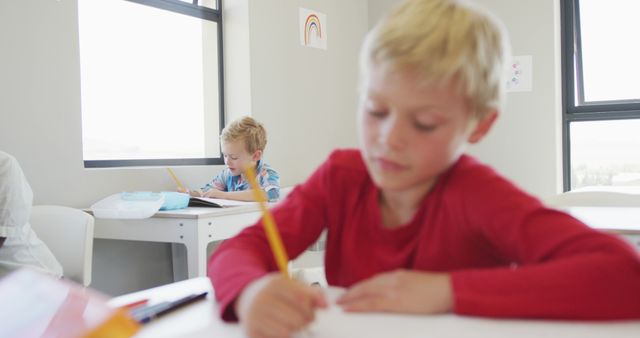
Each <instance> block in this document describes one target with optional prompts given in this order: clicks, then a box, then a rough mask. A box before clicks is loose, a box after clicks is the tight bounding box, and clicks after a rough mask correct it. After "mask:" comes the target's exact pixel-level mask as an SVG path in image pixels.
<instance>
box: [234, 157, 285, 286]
mask: <svg viewBox="0 0 640 338" xmlns="http://www.w3.org/2000/svg"><path fill="white" fill-rule="evenodd" d="M244 174H245V176H246V177H247V179H248V180H249V184H250V185H251V190H253V196H255V198H256V201H258V203H259V204H260V209H261V210H262V224H263V225H264V231H265V232H266V234H267V240H268V241H269V246H270V247H271V251H272V252H273V256H274V257H275V259H276V264H278V268H279V269H280V272H282V274H284V275H285V276H287V277H289V272H288V271H287V263H288V262H289V258H288V257H287V252H286V251H285V250H284V245H283V244H282V238H281V237H280V233H279V232H278V228H277V227H276V222H275V221H274V220H273V216H272V215H271V212H270V211H269V209H267V206H266V204H265V198H264V193H263V192H262V190H261V189H260V186H258V182H257V181H256V173H255V170H253V168H252V167H251V166H248V167H246V168H245V170H244Z"/></svg>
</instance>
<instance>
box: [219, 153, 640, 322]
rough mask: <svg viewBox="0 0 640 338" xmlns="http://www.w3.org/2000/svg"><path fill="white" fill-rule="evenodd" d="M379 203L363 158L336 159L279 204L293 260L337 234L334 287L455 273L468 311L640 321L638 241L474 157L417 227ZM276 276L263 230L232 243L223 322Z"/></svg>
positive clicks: (448, 178) (224, 266) (329, 245)
mask: <svg viewBox="0 0 640 338" xmlns="http://www.w3.org/2000/svg"><path fill="white" fill-rule="evenodd" d="M378 196H379V190H378V189H377V188H376V186H375V185H374V183H373V181H372V180H371V178H370V176H369V174H368V172H367V170H366V168H365V166H364V163H363V161H362V158H361V156H360V152H359V151H357V150H340V151H336V152H334V153H333V154H332V155H331V156H330V157H329V159H328V160H327V161H326V162H325V163H324V164H323V165H321V166H320V167H319V168H318V169H317V170H316V172H315V173H314V174H313V175H312V176H311V177H310V178H309V179H308V180H307V181H306V182H305V183H303V184H301V185H299V186H298V187H296V188H295V189H294V190H293V191H292V192H291V193H290V195H289V196H288V197H287V199H286V200H285V201H283V202H281V204H280V205H278V206H277V207H275V208H273V215H274V218H275V220H276V223H277V225H278V228H279V230H280V232H281V235H282V238H283V242H284V245H285V247H286V249H287V253H288V255H289V257H296V256H298V255H299V254H300V253H302V252H303V251H304V250H305V249H306V248H307V247H308V246H309V245H311V244H313V243H314V242H315V241H316V240H317V238H318V236H319V235H320V233H321V232H322V231H323V230H324V229H327V230H328V231H327V242H326V253H325V272H326V277H327V281H328V283H329V284H330V285H333V286H343V287H348V286H350V285H352V284H354V283H356V282H358V281H361V280H363V279H366V278H368V277H371V276H373V275H375V274H378V273H381V272H385V271H390V270H395V269H399V268H404V269H413V270H423V271H438V272H449V273H451V280H452V286H453V294H454V311H455V312H456V313H458V314H467V315H478V316H494V317H528V318H572V319H614V318H620V319H622V318H640V257H639V256H638V254H637V253H636V252H635V251H634V250H633V249H632V248H631V247H630V246H628V245H627V244H626V243H624V242H623V241H621V240H619V239H617V238H615V237H613V236H610V235H607V234H604V233H601V232H599V231H596V230H593V229H591V228H589V227H587V226H586V225H584V224H583V223H581V222H580V221H578V220H576V219H575V218H573V217H571V216H569V215H567V214H565V213H562V212H559V211H556V210H553V209H549V208H546V207H544V206H543V205H542V204H541V203H540V202H539V201H538V200H537V199H536V198H534V197H532V196H530V195H528V194H526V193H525V192H523V191H522V190H520V189H519V188H517V187H515V186H514V185H513V184H512V183H510V182H509V181H508V180H506V179H505V178H503V177H501V176H500V175H498V174H497V173H496V172H495V171H493V170H492V169H491V168H489V167H487V166H485V165H483V164H480V163H478V162H477V161H476V160H474V159H473V158H471V157H469V156H467V155H463V156H462V157H461V158H460V159H459V160H458V161H457V162H456V163H455V164H454V165H453V166H451V168H449V169H448V170H447V171H446V172H445V173H443V174H442V175H441V176H440V177H439V178H438V180H437V182H436V184H435V185H434V186H433V188H432V189H431V191H430V192H429V193H428V194H427V196H425V198H424V200H423V201H422V203H421V206H420V207H419V210H418V211H417V212H416V214H415V216H414V217H413V220H412V221H411V222H410V223H408V224H405V225H403V226H400V227H397V228H393V229H388V228H385V227H384V226H383V224H382V219H381V214H380V207H379V205H378ZM276 270H277V266H276V264H275V261H274V259H273V255H272V253H271V251H270V249H269V244H268V242H267V239H266V237H265V234H264V230H263V228H262V225H261V224H260V223H258V224H256V225H254V226H252V227H249V228H247V229H245V230H243V231H242V232H241V233H240V234H239V235H238V236H237V237H235V238H233V239H230V240H227V241H225V242H224V243H223V244H222V245H221V246H220V247H219V248H218V250H217V251H216V253H215V254H214V255H213V256H212V257H211V259H210V261H209V267H208V275H209V277H210V278H211V280H212V282H213V285H214V289H215V291H216V297H217V299H218V302H219V303H220V305H221V311H222V316H223V318H224V319H226V320H233V319H235V314H234V313H233V309H232V306H231V305H232V304H233V301H234V300H235V298H236V297H237V296H238V295H239V293H240V292H241V291H242V289H243V288H244V287H245V286H246V285H247V284H248V283H249V282H250V281H252V280H254V279H256V278H258V277H261V276H263V275H264V274H266V273H267V272H269V271H276Z"/></svg>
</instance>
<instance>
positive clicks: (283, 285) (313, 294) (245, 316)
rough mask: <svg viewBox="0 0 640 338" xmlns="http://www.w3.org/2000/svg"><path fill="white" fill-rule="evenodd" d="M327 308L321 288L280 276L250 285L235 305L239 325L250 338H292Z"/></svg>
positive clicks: (267, 276) (265, 277)
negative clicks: (319, 311)
mask: <svg viewBox="0 0 640 338" xmlns="http://www.w3.org/2000/svg"><path fill="white" fill-rule="evenodd" d="M326 307H327V301H326V300H325V298H324V295H323V294H322V291H321V290H320V289H318V288H313V287H310V286H306V285H304V284H301V283H300V282H297V281H294V280H291V279H288V278H286V277H284V276H283V275H282V274H280V273H272V274H269V275H266V276H264V277H262V278H260V279H258V280H256V281H254V282H252V283H251V284H249V285H248V286H247V287H246V288H245V289H244V291H242V293H241V294H240V296H239V297H238V300H237V301H236V304H235V310H236V313H237V314H238V317H239V318H240V324H241V325H242V326H243V328H244V330H245V332H246V333H247V336H249V337H251V338H266V337H269V338H271V337H273V338H275V337H290V336H291V335H292V334H293V333H295V332H297V331H300V330H301V329H303V328H304V327H305V326H307V325H308V324H309V323H311V322H312V321H313V320H314V318H315V310H316V308H326Z"/></svg>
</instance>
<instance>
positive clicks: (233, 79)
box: [0, 0, 367, 294]
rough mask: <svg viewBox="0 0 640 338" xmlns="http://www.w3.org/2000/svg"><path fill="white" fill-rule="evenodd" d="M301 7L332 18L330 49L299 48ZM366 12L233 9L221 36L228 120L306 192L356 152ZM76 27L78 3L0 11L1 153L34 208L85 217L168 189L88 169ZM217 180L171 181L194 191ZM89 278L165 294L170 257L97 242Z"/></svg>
mask: <svg viewBox="0 0 640 338" xmlns="http://www.w3.org/2000/svg"><path fill="white" fill-rule="evenodd" d="M298 7H306V8H310V9H314V10H318V11H321V12H323V13H325V14H326V15H327V20H328V47H329V48H328V50H326V51H323V50H317V49H311V48H303V47H302V46H300V44H299V38H298ZM363 13H367V3H366V1H365V0H349V1H341V0H325V1H322V2H318V1H309V0H298V1H282V0H229V12H228V19H229V20H231V21H232V22H231V23H230V24H229V27H228V28H229V30H230V32H231V33H233V32H235V33H234V34H235V36H236V37H237V38H238V40H233V41H228V42H227V43H226V48H227V49H229V50H226V53H232V52H233V51H236V53H238V54H237V55H235V57H230V56H229V55H226V58H227V60H229V68H228V69H226V70H225V76H226V78H227V83H228V84H229V87H228V88H227V93H226V98H227V106H228V107H229V116H228V117H230V118H234V117H237V116H239V115H242V114H246V113H247V112H248V111H250V110H251V113H252V115H253V116H254V117H256V118H257V119H259V120H260V121H262V122H264V124H265V125H266V127H267V129H268V131H269V144H268V146H267V151H266V156H267V160H268V161H269V162H270V163H271V164H272V165H273V166H274V167H275V168H276V169H277V170H278V171H279V172H280V174H281V176H282V183H283V185H293V184H296V183H299V182H300V181H302V180H303V179H304V178H305V177H307V176H308V175H309V174H310V173H311V171H312V169H313V168H315V166H316V165H317V164H318V163H320V162H321V161H322V160H323V159H324V158H325V157H326V155H327V154H328V153H329V151H330V150H331V149H333V148H335V147H343V146H355V145H356V136H355V117H354V114H355V109H356V102H357V98H356V92H355V86H356V70H357V65H356V59H357V50H358V48H359V45H360V42H361V40H362V37H363V36H364V34H365V31H366V30H367V17H366V14H363ZM247 25H248V27H247ZM77 26H78V21H77V3H76V1H75V0H58V1H53V0H39V1H23V0H5V1H1V2H0V149H1V150H4V151H6V152H9V153H11V154H13V155H14V156H15V157H16V158H17V159H18V160H19V161H20V163H21V164H22V166H23V169H24V171H25V174H26V176H27V177H28V179H29V181H30V183H31V185H32V188H33V191H34V194H35V203H36V204H60V205H67V206H72V207H87V206H89V205H91V204H92V203H94V202H95V201H97V200H99V199H101V198H103V197H105V196H107V195H109V194H113V193H116V192H120V191H124V190H129V191H131V190H153V191H160V190H172V189H174V186H173V183H172V181H171V179H170V178H169V177H168V176H167V174H166V172H165V171H164V169H163V168H148V169H108V170H96V169H93V170H87V169H84V168H83V164H82V144H81V129H80V127H81V120H80V116H81V112H80V74H79V50H78V28H77ZM227 33H229V32H227ZM242 55H244V57H242ZM231 56H233V55H231ZM220 169H221V167H213V166H201V167H181V168H177V169H176V173H177V174H178V175H179V176H180V178H181V179H182V180H183V181H184V182H183V183H185V184H186V185H190V186H199V185H201V184H203V183H204V182H206V181H207V180H208V179H210V178H211V177H212V176H213V175H214V174H216V173H217V171H219V170H220ZM93 271H94V276H93V284H92V286H93V287H95V288H97V289H99V290H103V291H105V292H107V293H111V294H119V293H123V292H128V291H132V290H137V289H141V288H145V287H150V286H153V285H158V284H162V283H166V282H168V281H170V280H171V278H172V272H171V254H170V250H169V246H168V245H164V244H152V243H145V242H122V241H107V240H98V241H96V245H95V250H94V270H93Z"/></svg>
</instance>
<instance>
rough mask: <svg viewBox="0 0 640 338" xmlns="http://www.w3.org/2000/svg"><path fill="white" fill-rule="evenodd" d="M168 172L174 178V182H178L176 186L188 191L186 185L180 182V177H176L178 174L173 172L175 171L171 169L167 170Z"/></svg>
mask: <svg viewBox="0 0 640 338" xmlns="http://www.w3.org/2000/svg"><path fill="white" fill-rule="evenodd" d="M167 171H168V172H169V175H171V178H173V180H174V181H175V182H176V185H177V186H178V188H180V189H182V190H187V189H185V187H184V185H182V183H180V180H178V176H176V174H175V173H174V172H173V170H171V168H167Z"/></svg>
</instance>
